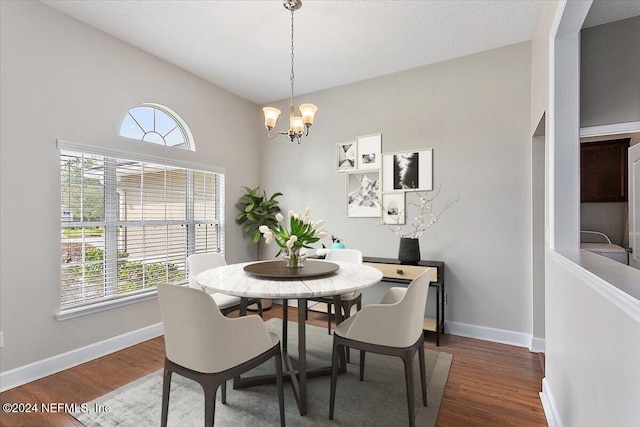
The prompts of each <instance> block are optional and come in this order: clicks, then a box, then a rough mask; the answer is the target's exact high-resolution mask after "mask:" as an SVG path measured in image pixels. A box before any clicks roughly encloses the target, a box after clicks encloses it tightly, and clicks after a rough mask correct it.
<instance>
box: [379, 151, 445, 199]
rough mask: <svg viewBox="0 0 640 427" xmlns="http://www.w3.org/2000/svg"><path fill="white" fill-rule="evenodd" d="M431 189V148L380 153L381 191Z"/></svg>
mask: <svg viewBox="0 0 640 427" xmlns="http://www.w3.org/2000/svg"><path fill="white" fill-rule="evenodd" d="M406 190H417V191H427V190H433V149H431V148H427V149H422V150H415V151H403V152H398V153H385V154H383V155H382V191H383V192H385V193H386V192H392V191H406Z"/></svg>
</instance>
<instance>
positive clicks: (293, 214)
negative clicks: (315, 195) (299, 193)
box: [289, 209, 296, 218]
mask: <svg viewBox="0 0 640 427" xmlns="http://www.w3.org/2000/svg"><path fill="white" fill-rule="evenodd" d="M289 216H290V217H291V218H293V217H294V216H296V213H295V212H294V211H292V210H291V209H289Z"/></svg>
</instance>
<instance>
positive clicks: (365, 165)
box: [356, 133, 382, 170]
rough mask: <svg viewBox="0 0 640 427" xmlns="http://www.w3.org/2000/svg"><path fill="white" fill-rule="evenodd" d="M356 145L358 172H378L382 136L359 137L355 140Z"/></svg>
mask: <svg viewBox="0 0 640 427" xmlns="http://www.w3.org/2000/svg"><path fill="white" fill-rule="evenodd" d="M356 143H357V145H358V153H357V154H358V157H357V159H358V161H357V163H356V168H357V169H358V170H379V169H380V167H381V166H382V134H381V133H377V134H374V135H366V136H359V137H357V138H356Z"/></svg>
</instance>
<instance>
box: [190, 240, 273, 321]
mask: <svg viewBox="0 0 640 427" xmlns="http://www.w3.org/2000/svg"><path fill="white" fill-rule="evenodd" d="M223 265H227V262H226V261H225V259H224V256H222V254H220V253H218V252H205V253H199V254H192V255H189V256H188V257H187V270H188V272H189V286H190V287H192V288H194V289H200V290H202V291H205V292H207V293H208V294H209V295H210V296H211V298H213V299H214V300H215V302H216V304H217V306H218V308H219V309H220V311H221V312H222V314H224V315H227V314H229V313H230V312H232V311H234V310H239V309H240V297H237V296H232V295H226V294H223V293H219V292H214V293H209V292H208V291H207V289H206V288H204V287H202V286H201V285H200V284H199V283H198V281H197V280H196V276H197V275H198V274H200V273H202V272H203V271H205V270H208V269H210V268H215V267H221V266H223ZM254 303H255V304H257V306H258V315H259V316H260V317H262V302H261V300H260V299H255V300H254V299H251V300H249V302H248V304H254Z"/></svg>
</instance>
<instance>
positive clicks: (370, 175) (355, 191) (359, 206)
mask: <svg viewBox="0 0 640 427" xmlns="http://www.w3.org/2000/svg"><path fill="white" fill-rule="evenodd" d="M346 177H347V179H346V180H347V217H349V218H380V171H371V172H347V173H346Z"/></svg>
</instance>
